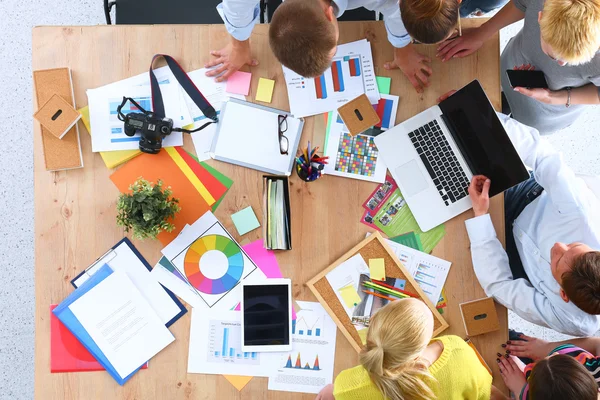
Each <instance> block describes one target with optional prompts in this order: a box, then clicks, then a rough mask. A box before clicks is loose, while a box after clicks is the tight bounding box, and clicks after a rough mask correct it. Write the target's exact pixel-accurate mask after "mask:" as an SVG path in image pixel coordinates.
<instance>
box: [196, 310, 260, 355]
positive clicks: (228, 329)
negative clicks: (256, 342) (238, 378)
mask: <svg viewBox="0 0 600 400" xmlns="http://www.w3.org/2000/svg"><path fill="white" fill-rule="evenodd" d="M241 333H242V327H241V324H240V323H239V322H232V321H218V320H211V321H210V324H209V339H208V340H209V345H208V349H209V350H208V358H209V361H211V362H215V361H216V362H223V363H236V364H254V365H257V364H258V363H259V357H260V355H259V354H258V353H255V352H242V350H241V347H242V346H241V342H242V339H241Z"/></svg>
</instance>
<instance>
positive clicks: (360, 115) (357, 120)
mask: <svg viewBox="0 0 600 400" xmlns="http://www.w3.org/2000/svg"><path fill="white" fill-rule="evenodd" d="M338 113H339V114H340V117H341V118H342V120H343V121H344V124H345V125H346V127H347V128H348V132H350V134H351V135H352V136H356V135H358V134H359V133H361V132H364V131H366V130H367V129H369V128H370V127H372V126H374V125H377V124H378V123H379V122H380V121H381V119H380V118H379V115H377V113H376V112H375V109H374V108H373V106H372V105H371V102H370V101H369V98H368V97H367V95H365V94H361V95H360V96H358V97H357V98H355V99H354V100H352V101H350V102H348V103H346V104H344V105H343V106H341V107H340V108H338Z"/></svg>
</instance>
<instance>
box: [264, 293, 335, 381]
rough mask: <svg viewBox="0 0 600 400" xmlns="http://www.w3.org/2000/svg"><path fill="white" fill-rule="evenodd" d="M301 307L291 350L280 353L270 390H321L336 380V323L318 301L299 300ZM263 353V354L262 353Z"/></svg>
mask: <svg viewBox="0 0 600 400" xmlns="http://www.w3.org/2000/svg"><path fill="white" fill-rule="evenodd" d="M296 303H297V304H298V306H299V307H301V310H300V311H299V312H297V315H298V316H297V318H296V321H294V322H293V325H292V344H293V349H292V351H291V352H286V353H276V354H278V355H279V358H278V361H277V366H276V371H275V373H274V374H273V375H272V376H271V377H270V378H269V386H268V388H269V390H281V391H286V392H301V393H319V391H320V390H321V389H322V388H323V387H324V386H325V385H327V384H329V383H332V381H333V365H334V361H335V359H334V358H335V338H336V326H335V323H334V322H333V320H332V319H331V317H329V315H328V314H327V311H325V309H324V308H323V307H322V306H321V304H319V303H316V302H308V301H296ZM261 356H262V354H261Z"/></svg>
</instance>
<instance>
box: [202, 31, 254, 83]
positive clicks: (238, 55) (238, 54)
mask: <svg viewBox="0 0 600 400" xmlns="http://www.w3.org/2000/svg"><path fill="white" fill-rule="evenodd" d="M210 54H211V55H212V56H214V57H216V58H214V59H213V60H211V61H209V62H208V63H206V65H205V67H206V68H211V67H215V66H217V68H214V69H212V70H210V71H208V72H207V73H206V76H216V81H217V82H222V81H224V80H227V78H229V76H230V75H231V74H233V73H234V72H236V71H237V70H239V69H240V68H242V67H243V66H244V65H246V64H248V65H250V66H256V65H258V60H256V59H255V58H252V54H251V53H250V41H249V40H245V41H243V42H240V41H238V40H235V39H232V41H231V43H229V44H228V45H227V46H225V47H224V48H223V49H221V50H213V51H211V52H210Z"/></svg>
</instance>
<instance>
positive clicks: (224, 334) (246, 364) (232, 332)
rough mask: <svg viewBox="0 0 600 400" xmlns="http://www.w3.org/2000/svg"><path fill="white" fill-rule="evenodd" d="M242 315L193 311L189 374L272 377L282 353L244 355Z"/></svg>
mask: <svg viewBox="0 0 600 400" xmlns="http://www.w3.org/2000/svg"><path fill="white" fill-rule="evenodd" d="M241 318H242V316H241V313H240V312H237V311H220V310H214V309H212V310H199V309H196V308H195V309H193V310H192V322H191V325H190V349H189V356H188V373H192V374H193V373H196V374H228V375H244V376H269V375H271V373H273V371H274V370H275V368H276V365H277V360H278V358H279V357H278V356H279V354H280V353H257V352H243V351H242V338H241V334H242V322H241Z"/></svg>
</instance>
